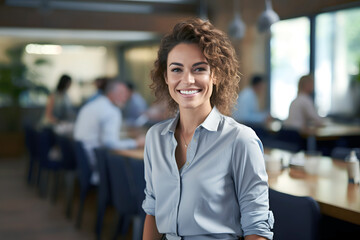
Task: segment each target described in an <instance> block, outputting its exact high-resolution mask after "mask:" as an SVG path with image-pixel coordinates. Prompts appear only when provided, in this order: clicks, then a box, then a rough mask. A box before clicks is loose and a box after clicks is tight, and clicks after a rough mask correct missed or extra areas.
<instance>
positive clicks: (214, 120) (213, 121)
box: [161, 107, 221, 135]
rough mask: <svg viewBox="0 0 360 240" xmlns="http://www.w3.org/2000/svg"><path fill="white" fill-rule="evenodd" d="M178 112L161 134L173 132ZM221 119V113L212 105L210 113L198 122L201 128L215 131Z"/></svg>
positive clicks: (177, 119)
mask: <svg viewBox="0 0 360 240" xmlns="http://www.w3.org/2000/svg"><path fill="white" fill-rule="evenodd" d="M179 116H180V115H179V113H177V115H176V117H175V118H174V119H173V120H172V121H171V122H170V124H169V125H168V126H167V127H166V128H165V129H164V130H163V131H162V132H161V135H164V134H166V133H167V132H172V133H174V132H175V129H176V125H177V123H178V121H179ZM220 120H221V113H220V112H219V110H218V109H217V108H216V107H213V109H212V110H211V112H210V114H209V115H208V116H207V118H206V119H205V121H204V122H203V123H201V124H200V126H202V127H203V128H205V129H207V130H208V131H217V129H218V126H219V124H220Z"/></svg>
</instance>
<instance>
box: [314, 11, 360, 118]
mask: <svg viewBox="0 0 360 240" xmlns="http://www.w3.org/2000/svg"><path fill="white" fill-rule="evenodd" d="M315 46H316V51H315V52H316V54H315V56H316V61H315V92H316V95H315V96H316V98H315V102H316V105H317V106H318V110H319V114H320V115H323V116H326V115H328V114H342V115H353V114H354V112H356V111H358V110H359V101H360V99H358V98H359V96H360V88H359V87H360V82H356V75H358V74H359V64H360V8H355V9H350V10H341V11H336V12H330V13H323V14H319V15H318V16H317V17H316V44H315Z"/></svg>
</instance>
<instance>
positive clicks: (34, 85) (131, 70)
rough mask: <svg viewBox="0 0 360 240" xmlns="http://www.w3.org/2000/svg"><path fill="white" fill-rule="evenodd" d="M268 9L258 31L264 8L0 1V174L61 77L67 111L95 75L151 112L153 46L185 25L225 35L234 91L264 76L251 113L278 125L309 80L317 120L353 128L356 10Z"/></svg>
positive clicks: (358, 117)
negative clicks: (192, 22) (115, 81)
mask: <svg viewBox="0 0 360 240" xmlns="http://www.w3.org/2000/svg"><path fill="white" fill-rule="evenodd" d="M271 3H272V9H273V10H274V12H275V13H276V14H277V15H278V16H279V21H276V22H274V24H272V25H271V26H268V25H266V22H265V23H262V24H261V23H259V19H260V17H261V15H262V13H263V12H264V10H265V8H266V1H264V0H235V1H233V0H173V1H172V0H133V1H122V0H117V1H116V0H101V1H100V0H0V168H1V165H2V160H3V162H5V161H6V162H8V161H9V159H10V160H11V159H17V158H23V156H24V155H25V154H26V149H25V144H24V142H25V140H24V128H23V126H24V125H25V124H36V123H37V122H38V121H40V118H41V117H42V114H43V111H44V108H45V104H46V101H47V97H48V94H49V93H50V92H52V91H53V90H54V88H55V87H56V83H57V81H58V79H59V77H60V76H61V75H62V74H64V73H66V74H69V75H71V77H72V79H73V83H72V86H71V88H70V90H69V96H70V98H71V101H72V103H73V104H74V105H75V106H77V107H80V106H81V104H82V103H83V102H84V100H85V99H87V98H88V97H89V96H90V95H92V94H93V93H94V92H95V90H96V89H95V87H94V85H93V81H94V80H95V79H96V78H98V77H102V76H117V77H119V78H120V79H123V80H127V81H132V82H133V83H134V85H135V86H136V89H137V91H138V92H139V93H141V95H142V96H143V97H144V98H145V100H146V101H147V103H148V104H149V105H151V103H152V102H153V101H154V97H153V96H152V93H151V91H150V89H149V84H150V77H149V76H150V70H151V69H152V66H153V62H154V59H155V58H156V54H157V49H158V46H159V40H160V39H161V37H162V36H163V35H164V34H165V33H167V32H168V31H169V30H170V29H171V28H172V26H173V25H174V24H175V23H176V22H178V21H179V20H181V19H184V18H189V17H201V18H205V19H209V20H210V21H211V22H212V23H213V24H214V25H215V27H217V28H219V29H221V30H223V31H224V32H229V33H230V36H231V38H232V42H233V45H234V47H235V49H236V51H237V54H238V57H239V60H240V61H239V62H240V71H241V73H242V80H241V83H240V87H241V88H244V87H245V86H247V85H248V83H249V81H250V78H251V76H252V75H253V74H255V73H256V74H263V75H264V76H266V86H267V90H266V94H265V95H263V96H262V99H261V101H260V105H261V107H262V108H263V109H267V110H268V111H269V112H270V113H271V115H272V116H273V117H274V118H276V119H278V120H279V121H282V120H285V119H286V118H287V115H288V110H289V106H290V103H291V101H292V100H293V99H294V98H295V97H296V94H297V83H298V80H299V78H300V77H301V76H302V75H304V74H308V73H309V72H312V73H314V76H315V93H314V101H315V105H316V108H317V109H318V113H319V114H320V115H321V116H324V117H325V116H327V117H331V118H332V119H334V120H336V121H339V122H342V123H346V124H348V123H349V124H355V125H359V124H360V44H359V41H360V1H353V0H304V1H296V0H272V1H271ZM270 20H271V19H270ZM234 24H235V27H234ZM259 24H260V25H259ZM231 26H232V28H231ZM230 28H231V29H230ZM17 166H18V165H17ZM21 166H22V165H21ZM4 169H6V168H4ZM4 172H5V170H4V171H2V172H0V173H3V174H4ZM5 175H6V174H5ZM5 175H4V176H5ZM1 179H3V180H4V179H5V177H4V178H0V180H1ZM3 180H1V181H3ZM4 181H5V180H4ZM0 238H1V235H0Z"/></svg>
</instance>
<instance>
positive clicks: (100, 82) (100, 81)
mask: <svg viewBox="0 0 360 240" xmlns="http://www.w3.org/2000/svg"><path fill="white" fill-rule="evenodd" d="M109 80H110V79H109V78H108V77H99V78H96V79H95V81H94V85H95V87H96V89H97V90H96V92H95V93H94V94H93V95H92V96H90V97H89V98H88V99H87V100H86V103H88V102H91V101H93V100H95V99H96V98H97V97H99V96H102V95H103V94H104V91H105V87H106V83H107V82H108V81H109Z"/></svg>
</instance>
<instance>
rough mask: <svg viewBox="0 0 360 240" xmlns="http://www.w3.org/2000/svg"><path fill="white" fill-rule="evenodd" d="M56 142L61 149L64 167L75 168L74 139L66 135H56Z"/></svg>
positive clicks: (67, 168)
mask: <svg viewBox="0 0 360 240" xmlns="http://www.w3.org/2000/svg"><path fill="white" fill-rule="evenodd" d="M56 142H57V144H58V145H59V147H60V150H61V159H62V164H63V168H64V169H66V170H75V168H76V154H75V149H74V143H73V140H72V139H71V138H69V137H66V136H62V135H56Z"/></svg>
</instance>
